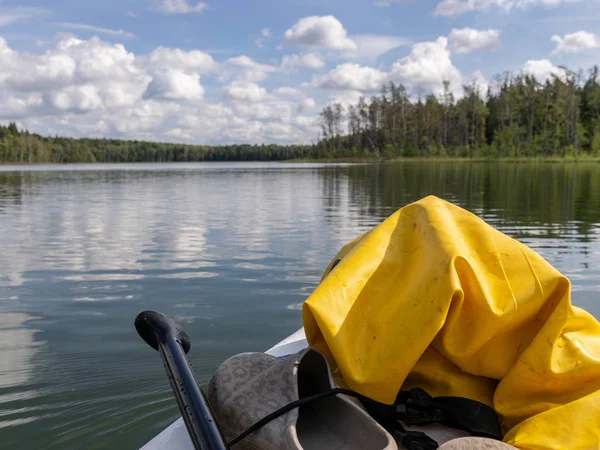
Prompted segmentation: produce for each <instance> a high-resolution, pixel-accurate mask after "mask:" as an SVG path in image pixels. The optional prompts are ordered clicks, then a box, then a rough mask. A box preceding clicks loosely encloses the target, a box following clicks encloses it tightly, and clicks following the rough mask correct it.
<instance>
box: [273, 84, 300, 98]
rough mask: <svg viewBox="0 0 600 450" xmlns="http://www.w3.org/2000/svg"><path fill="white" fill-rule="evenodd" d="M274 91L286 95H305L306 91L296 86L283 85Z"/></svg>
mask: <svg viewBox="0 0 600 450" xmlns="http://www.w3.org/2000/svg"><path fill="white" fill-rule="evenodd" d="M273 92H275V93H276V94H279V95H284V96H286V97H304V93H303V92H302V91H300V90H298V89H296V88H293V87H287V86H283V87H280V88H277V89H275V90H274V91H273Z"/></svg>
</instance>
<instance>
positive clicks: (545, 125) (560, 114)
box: [318, 66, 600, 158]
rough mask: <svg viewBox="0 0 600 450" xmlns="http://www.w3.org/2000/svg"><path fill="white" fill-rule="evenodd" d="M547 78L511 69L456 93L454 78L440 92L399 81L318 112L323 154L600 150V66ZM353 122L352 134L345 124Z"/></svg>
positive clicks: (569, 152)
mask: <svg viewBox="0 0 600 450" xmlns="http://www.w3.org/2000/svg"><path fill="white" fill-rule="evenodd" d="M561 70H562V71H564V75H560V76H558V75H555V76H553V77H551V78H550V79H548V80H547V81H545V82H540V81H538V80H536V79H535V78H534V77H533V76H529V75H524V74H518V75H513V74H511V73H505V74H503V75H502V76H498V77H496V80H495V83H494V84H493V85H490V86H489V88H488V89H487V90H486V91H485V92H482V90H483V89H481V86H478V85H477V84H476V83H472V84H470V85H466V86H463V90H464V93H463V95H462V97H461V98H460V99H458V100H457V99H456V98H455V97H454V95H453V93H452V92H451V91H450V85H449V83H448V82H446V83H444V90H443V92H442V93H441V94H438V95H434V94H430V95H427V96H426V97H424V98H423V97H421V96H419V97H418V98H417V99H412V100H411V98H410V96H409V94H408V92H407V90H406V88H405V87H404V86H403V85H401V84H400V85H396V84H394V83H393V82H390V83H389V84H386V85H384V86H383V87H382V89H381V92H380V95H378V96H373V97H371V98H370V99H369V100H367V99H365V98H364V97H362V98H360V100H359V101H358V103H357V104H356V105H351V106H349V107H348V108H347V109H345V108H344V107H343V106H342V105H341V104H332V105H329V106H327V107H326V108H325V109H323V111H322V112H321V113H320V115H319V119H320V128H321V139H320V142H319V144H318V147H319V151H318V155H319V156H323V157H330V158H335V157H365V156H377V157H384V158H389V157H410V156H420V157H431V156H452V157H495V158H501V157H519V156H529V157H538V156H541V157H545V156H561V157H564V156H568V155H573V156H578V155H580V154H588V155H597V154H598V152H599V151H600V76H599V70H598V67H597V66H596V67H594V68H593V69H591V70H589V71H588V73H587V75H586V76H584V73H583V72H582V71H580V72H578V73H574V72H571V71H569V70H568V69H566V68H561ZM345 128H347V133H344V129H345Z"/></svg>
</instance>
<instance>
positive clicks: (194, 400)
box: [135, 311, 227, 450]
mask: <svg viewBox="0 0 600 450" xmlns="http://www.w3.org/2000/svg"><path fill="white" fill-rule="evenodd" d="M135 328H136V330H137V332H138V333H139V335H140V336H141V338H142V339H144V341H146V343H147V344H148V345H150V346H151V347H152V348H153V349H154V350H157V351H158V352H159V353H160V356H161V358H162V360H163V363H164V366H165V370H166V371H167V375H168V377H169V382H170V383H171V388H172V389H173V394H175V398H176V399H177V404H178V405H179V411H181V416H182V417H183V421H184V422H185V426H186V427H187V430H188V433H189V435H190V438H191V440H192V443H193V444H194V448H195V449H196V450H227V445H225V441H224V440H223V437H222V435H221V432H220V431H219V427H218V426H217V422H216V421H215V418H214V416H213V414H212V411H211V409H210V406H209V404H208V402H207V401H206V397H204V393H203V392H202V389H200V386H199V385H198V381H197V380H196V376H195V375H194V372H193V371H192V367H191V366H190V362H189V360H188V358H187V356H186V353H188V352H189V351H190V348H191V344H190V339H189V338H188V335H187V334H186V332H185V331H184V330H183V328H181V326H179V324H177V323H176V322H175V321H174V320H173V319H171V318H169V317H167V316H165V315H164V314H161V313H158V312H155V311H144V312H142V313H140V314H138V316H137V317H136V319H135Z"/></svg>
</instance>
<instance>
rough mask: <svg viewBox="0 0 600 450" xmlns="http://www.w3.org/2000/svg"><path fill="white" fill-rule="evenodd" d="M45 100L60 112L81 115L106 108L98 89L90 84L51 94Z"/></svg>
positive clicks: (46, 95) (67, 88) (70, 87)
mask: <svg viewBox="0 0 600 450" xmlns="http://www.w3.org/2000/svg"><path fill="white" fill-rule="evenodd" d="M44 100H45V102H46V103H47V104H49V105H50V106H51V107H52V108H54V109H56V110H58V111H61V112H65V111H68V112H74V113H80V114H81V113H85V112H87V111H91V110H94V109H98V108H102V107H103V106H104V102H103V100H102V97H101V94H100V92H99V90H98V88H97V87H96V86H93V85H89V84H84V85H81V86H69V87H66V88H64V89H60V90H57V91H53V92H49V93H47V94H45V95H44Z"/></svg>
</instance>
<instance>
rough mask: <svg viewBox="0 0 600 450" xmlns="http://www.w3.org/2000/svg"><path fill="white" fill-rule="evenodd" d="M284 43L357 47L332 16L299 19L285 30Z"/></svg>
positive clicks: (349, 48) (319, 46)
mask: <svg viewBox="0 0 600 450" xmlns="http://www.w3.org/2000/svg"><path fill="white" fill-rule="evenodd" d="M285 44H286V45H298V46H301V47H310V48H328V49H334V50H356V49H357V48H358V47H357V46H356V43H355V42H354V41H352V39H350V38H349V37H348V32H347V31H346V29H345V28H344V27H343V25H342V24H341V22H340V21H339V20H337V19H336V18H335V17H334V16H310V17H305V18H303V19H300V20H299V21H298V22H296V24H295V25H294V26H293V27H292V28H290V29H289V30H287V31H286V32H285Z"/></svg>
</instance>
